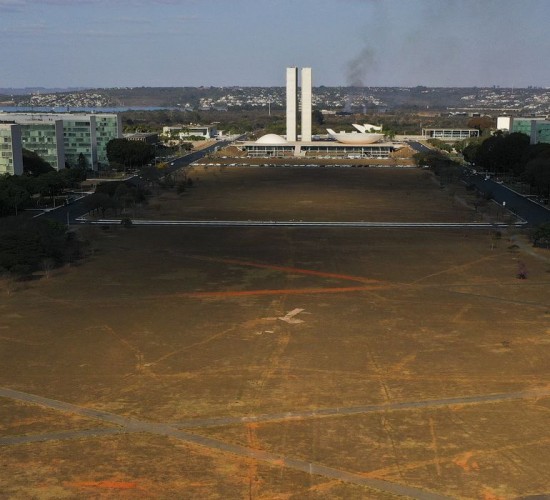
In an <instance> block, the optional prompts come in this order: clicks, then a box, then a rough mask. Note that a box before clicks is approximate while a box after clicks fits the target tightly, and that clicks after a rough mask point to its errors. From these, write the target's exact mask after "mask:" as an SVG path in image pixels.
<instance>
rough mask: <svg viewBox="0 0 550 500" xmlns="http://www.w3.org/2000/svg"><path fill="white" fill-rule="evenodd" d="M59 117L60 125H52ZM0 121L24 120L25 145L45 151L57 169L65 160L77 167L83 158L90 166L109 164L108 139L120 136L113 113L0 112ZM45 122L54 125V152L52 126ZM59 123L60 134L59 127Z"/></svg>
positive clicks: (119, 125)
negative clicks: (55, 142) (55, 147)
mask: <svg viewBox="0 0 550 500" xmlns="http://www.w3.org/2000/svg"><path fill="white" fill-rule="evenodd" d="M58 121H59V122H60V123H61V125H55V124H56V122H58ZM0 122H4V123H17V124H24V125H25V126H26V130H25V141H27V142H26V143H25V144H24V147H25V148H28V149H31V150H33V151H35V152H36V153H37V154H39V155H40V156H42V155H43V154H45V155H48V156H49V157H50V158H51V160H50V159H48V158H44V159H46V160H47V161H48V162H50V163H51V164H52V166H54V168H57V169H59V168H63V167H64V166H65V164H67V165H68V166H70V167H77V166H79V165H80V164H81V163H82V162H85V164H86V167H87V168H90V169H92V170H98V169H99V168H105V167H106V166H108V164H109V162H108V160H107V143H108V142H109V141H110V140H111V139H120V138H122V120H121V117H120V116H119V115H117V114H115V113H109V114H107V113H86V114H84V113H0ZM45 125H50V127H51V126H52V125H55V127H56V128H55V137H56V141H57V143H58V144H57V149H56V153H55V154H54V147H53V145H51V144H50V142H49V141H50V140H51V139H52V138H53V130H54V129H53V128H49V129H47V128H46V127H45ZM60 126H62V134H60V129H59V128H58V127H60ZM61 143H62V144H61ZM31 144H33V147H31ZM34 148H37V149H34ZM55 155H57V156H56V157H55ZM54 157H55V158H54ZM54 163H55V165H54Z"/></svg>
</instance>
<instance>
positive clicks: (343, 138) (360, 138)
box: [327, 128, 384, 144]
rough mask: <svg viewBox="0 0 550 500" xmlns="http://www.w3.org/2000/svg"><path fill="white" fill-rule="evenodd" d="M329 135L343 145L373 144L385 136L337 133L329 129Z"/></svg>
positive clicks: (363, 133)
mask: <svg viewBox="0 0 550 500" xmlns="http://www.w3.org/2000/svg"><path fill="white" fill-rule="evenodd" d="M327 132H328V135H329V136H330V137H332V138H333V139H334V140H336V141H338V142H341V143H342V144H372V143H374V142H378V141H380V140H382V139H383V137H384V134H375V133H370V132H369V133H365V132H340V133H338V132H335V131H334V130H332V129H331V128H327Z"/></svg>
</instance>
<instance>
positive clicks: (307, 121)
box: [301, 68, 311, 142]
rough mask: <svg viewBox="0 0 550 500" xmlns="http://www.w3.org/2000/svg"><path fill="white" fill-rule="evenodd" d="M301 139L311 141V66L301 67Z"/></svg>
mask: <svg viewBox="0 0 550 500" xmlns="http://www.w3.org/2000/svg"><path fill="white" fill-rule="evenodd" d="M301 87H302V127H301V132H302V141H303V142H310V141H311V68H302V83H301Z"/></svg>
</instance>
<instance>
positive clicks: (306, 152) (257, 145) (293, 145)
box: [237, 134, 397, 158]
mask: <svg viewBox="0 0 550 500" xmlns="http://www.w3.org/2000/svg"><path fill="white" fill-rule="evenodd" d="M357 135H360V134H357ZM237 145H238V146H239V147H240V148H241V149H242V150H243V151H246V153H247V155H248V156H251V157H278V158H280V157H288V156H298V157H312V158H314V157H321V156H329V157H331V158H388V157H389V156H390V154H391V153H392V152H393V151H395V150H396V149H397V148H396V146H395V145H394V144H393V143H390V142H376V143H371V144H355V143H354V144H350V143H348V144H344V143H341V142H337V141H287V140H286V139H285V138H284V137H281V136H280V135H276V134H267V135H264V136H263V137H260V138H259V139H258V140H257V141H247V142H242V143H240V144H237Z"/></svg>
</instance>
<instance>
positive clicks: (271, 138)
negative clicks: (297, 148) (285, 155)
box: [256, 134, 288, 145]
mask: <svg viewBox="0 0 550 500" xmlns="http://www.w3.org/2000/svg"><path fill="white" fill-rule="evenodd" d="M256 144H271V145H277V144H288V142H287V141H286V139H285V138H284V137H281V136H280V135H277V134H266V135H262V137H260V138H259V139H258V140H257V141H256Z"/></svg>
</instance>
